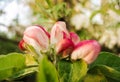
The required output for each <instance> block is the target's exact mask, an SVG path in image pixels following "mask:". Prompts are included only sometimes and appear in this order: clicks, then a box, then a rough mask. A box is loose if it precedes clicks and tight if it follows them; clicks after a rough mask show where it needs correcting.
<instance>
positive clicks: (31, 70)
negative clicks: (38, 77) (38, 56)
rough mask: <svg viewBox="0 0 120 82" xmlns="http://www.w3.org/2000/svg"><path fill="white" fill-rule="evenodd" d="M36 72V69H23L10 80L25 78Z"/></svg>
mask: <svg viewBox="0 0 120 82" xmlns="http://www.w3.org/2000/svg"><path fill="white" fill-rule="evenodd" d="M37 71H38V67H29V68H25V69H23V70H20V71H19V72H17V73H16V74H14V75H13V76H12V77H11V78H12V79H18V78H19V79H20V78H22V77H25V76H27V75H29V74H32V73H35V72H37Z"/></svg>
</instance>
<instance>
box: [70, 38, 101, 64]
mask: <svg viewBox="0 0 120 82" xmlns="http://www.w3.org/2000/svg"><path fill="white" fill-rule="evenodd" d="M99 52H100V45H99V43H98V42H97V41H95V40H85V41H81V42H79V43H78V44H77V45H76V46H75V48H74V50H73V52H72V54H71V59H72V60H77V59H83V60H85V61H86V62H87V63H88V64H90V63H92V62H93V61H94V60H95V59H96V58H97V56H98V54H99Z"/></svg>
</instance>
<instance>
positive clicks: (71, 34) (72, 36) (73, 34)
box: [70, 32, 80, 45]
mask: <svg viewBox="0 0 120 82" xmlns="http://www.w3.org/2000/svg"><path fill="white" fill-rule="evenodd" d="M70 38H71V39H72V41H73V43H74V44H75V45H76V44H78V43H79V42H80V38H79V36H78V35H77V34H76V33H74V32H70Z"/></svg>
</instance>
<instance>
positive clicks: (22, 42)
mask: <svg viewBox="0 0 120 82" xmlns="http://www.w3.org/2000/svg"><path fill="white" fill-rule="evenodd" d="M24 43H25V42H24V40H21V41H20V42H19V44H18V46H19V48H20V49H21V50H25V46H24Z"/></svg>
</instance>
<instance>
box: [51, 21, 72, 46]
mask: <svg viewBox="0 0 120 82" xmlns="http://www.w3.org/2000/svg"><path fill="white" fill-rule="evenodd" d="M64 34H66V36H65V37H68V38H70V35H69V32H68V30H67V29H66V24H65V22H62V21H58V22H57V23H55V25H54V26H53V28H52V30H51V37H50V40H51V44H56V43H58V41H60V40H62V39H63V38H64Z"/></svg>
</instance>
